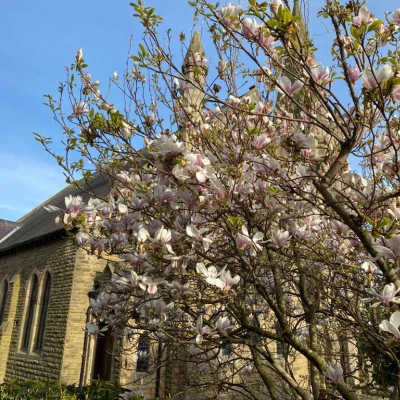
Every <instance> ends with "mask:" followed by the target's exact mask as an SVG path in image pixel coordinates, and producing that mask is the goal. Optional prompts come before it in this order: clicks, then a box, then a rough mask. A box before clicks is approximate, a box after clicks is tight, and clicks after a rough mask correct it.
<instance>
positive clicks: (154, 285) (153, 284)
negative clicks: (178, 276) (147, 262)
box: [139, 276, 164, 294]
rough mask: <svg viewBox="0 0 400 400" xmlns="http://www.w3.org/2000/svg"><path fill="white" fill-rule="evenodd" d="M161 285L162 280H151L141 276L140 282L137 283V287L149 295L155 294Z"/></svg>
mask: <svg viewBox="0 0 400 400" xmlns="http://www.w3.org/2000/svg"><path fill="white" fill-rule="evenodd" d="M161 283H164V279H162V278H156V279H154V280H153V278H151V277H149V276H143V277H142V282H140V283H139V286H140V288H141V289H142V290H145V291H147V292H148V293H150V294H155V293H157V291H158V285H160V284H161Z"/></svg>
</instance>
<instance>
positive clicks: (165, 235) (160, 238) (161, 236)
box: [150, 226, 173, 253]
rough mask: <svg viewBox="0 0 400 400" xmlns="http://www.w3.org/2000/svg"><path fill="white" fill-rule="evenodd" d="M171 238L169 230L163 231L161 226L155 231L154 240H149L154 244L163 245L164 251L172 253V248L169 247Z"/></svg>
mask: <svg viewBox="0 0 400 400" xmlns="http://www.w3.org/2000/svg"><path fill="white" fill-rule="evenodd" d="M171 238H172V233H171V231H170V230H169V229H165V228H164V227H163V226H162V227H161V228H160V229H158V230H157V232H156V234H155V235H154V239H150V240H152V241H153V242H155V243H158V244H161V245H164V246H165V247H166V249H167V250H168V251H169V252H170V253H173V250H172V247H171V245H170V243H169V242H170V241H171Z"/></svg>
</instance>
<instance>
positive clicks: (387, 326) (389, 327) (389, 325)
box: [379, 311, 400, 340]
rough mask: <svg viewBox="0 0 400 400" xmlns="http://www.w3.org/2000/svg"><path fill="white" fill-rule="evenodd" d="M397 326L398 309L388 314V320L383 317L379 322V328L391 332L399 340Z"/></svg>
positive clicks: (398, 322)
mask: <svg viewBox="0 0 400 400" xmlns="http://www.w3.org/2000/svg"><path fill="white" fill-rule="evenodd" d="M399 326H400V311H395V312H394V313H393V314H392V315H391V316H390V318H389V321H388V320H387V319H385V320H383V321H382V322H381V323H380V324H379V329H380V330H382V331H385V332H390V333H392V334H393V335H394V336H395V338H396V339H397V340H400V332H399Z"/></svg>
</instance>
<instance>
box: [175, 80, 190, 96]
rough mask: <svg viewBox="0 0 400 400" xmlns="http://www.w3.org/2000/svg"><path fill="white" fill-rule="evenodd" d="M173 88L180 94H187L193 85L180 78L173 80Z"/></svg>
mask: <svg viewBox="0 0 400 400" xmlns="http://www.w3.org/2000/svg"><path fill="white" fill-rule="evenodd" d="M174 87H175V88H177V89H178V90H179V91H180V92H181V93H185V92H187V91H188V90H189V89H190V88H191V87H193V85H192V84H191V83H190V82H188V81H187V80H184V79H181V78H174Z"/></svg>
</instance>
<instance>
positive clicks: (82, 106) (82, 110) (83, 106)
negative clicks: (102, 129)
mask: <svg viewBox="0 0 400 400" xmlns="http://www.w3.org/2000/svg"><path fill="white" fill-rule="evenodd" d="M72 112H73V113H74V114H75V115H76V116H77V117H78V116H81V115H85V114H88V113H89V109H88V108H87V103H86V102H82V103H75V104H73V105H72Z"/></svg>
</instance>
